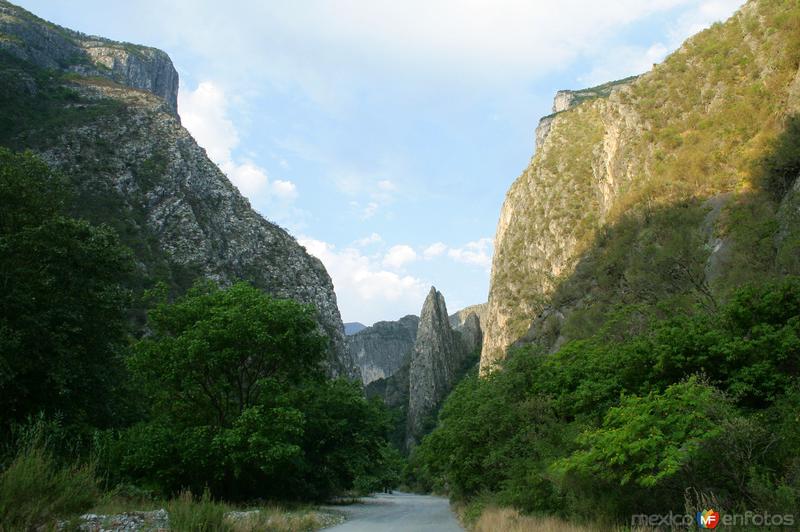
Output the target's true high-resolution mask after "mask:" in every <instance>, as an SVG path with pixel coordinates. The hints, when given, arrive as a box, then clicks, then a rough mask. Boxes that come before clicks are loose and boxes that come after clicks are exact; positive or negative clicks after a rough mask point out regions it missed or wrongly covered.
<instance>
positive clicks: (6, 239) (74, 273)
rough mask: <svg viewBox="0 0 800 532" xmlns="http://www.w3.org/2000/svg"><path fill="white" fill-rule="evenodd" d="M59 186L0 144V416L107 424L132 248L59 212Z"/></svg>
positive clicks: (113, 403)
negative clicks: (58, 415)
mask: <svg viewBox="0 0 800 532" xmlns="http://www.w3.org/2000/svg"><path fill="white" fill-rule="evenodd" d="M66 190H67V189H66V186H65V185H64V183H63V182H62V181H60V180H59V179H58V178H57V177H55V176H52V175H51V173H50V171H49V170H48V168H47V166H46V165H45V164H44V163H42V162H41V161H39V160H38V159H36V158H34V157H33V156H32V155H29V154H23V155H17V154H14V153H12V152H9V151H8V150H5V149H0V196H1V197H2V200H3V212H2V214H1V215H0V285H2V286H3V287H4V288H3V291H2V294H0V331H2V334H1V335H0V368H1V369H2V372H1V373H0V411H1V412H2V414H0V416H1V417H0V425H2V429H3V430H5V431H7V430H9V428H10V425H11V424H12V423H13V422H19V421H22V420H24V419H25V418H26V417H28V416H30V415H34V414H37V413H39V412H40V411H44V412H46V413H47V414H48V415H51V416H52V415H55V414H56V413H61V414H63V415H64V416H65V421H66V422H68V423H89V424H92V425H93V426H104V425H109V424H112V423H114V422H118V421H123V419H122V418H124V416H125V413H124V411H123V410H124V409H123V406H122V405H121V404H120V403H119V401H118V399H119V398H120V394H118V391H119V390H118V389H117V387H118V384H117V382H115V380H116V378H118V377H119V375H120V373H121V372H122V371H124V366H123V363H122V359H121V349H122V348H123V346H124V345H125V343H126V334H127V322H126V305H127V302H128V294H127V291H126V290H124V289H123V288H121V286H120V283H121V282H122V281H123V280H124V279H125V276H126V272H128V271H129V270H130V268H131V257H130V254H129V252H128V251H127V250H126V249H125V248H123V247H122V246H120V245H119V242H118V240H117V238H116V235H115V234H114V233H113V232H112V231H110V230H109V229H107V228H105V227H96V226H93V225H90V224H89V223H87V222H84V221H81V220H76V219H73V218H69V217H67V216H65V215H64V214H63V210H64V206H65V204H66V203H67V202H68V200H69V197H68V195H67V193H66Z"/></svg>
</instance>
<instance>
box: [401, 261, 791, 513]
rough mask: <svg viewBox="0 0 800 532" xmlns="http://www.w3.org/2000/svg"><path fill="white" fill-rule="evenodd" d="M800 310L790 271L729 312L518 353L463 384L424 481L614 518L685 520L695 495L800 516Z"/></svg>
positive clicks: (671, 319) (534, 506)
mask: <svg viewBox="0 0 800 532" xmlns="http://www.w3.org/2000/svg"><path fill="white" fill-rule="evenodd" d="M798 305H800V278H796V277H788V278H785V279H783V280H781V281H776V282H770V283H763V284H760V285H751V286H746V287H743V288H741V289H740V290H738V291H737V292H736V293H735V294H734V295H733V296H732V297H731V298H730V300H729V301H728V302H727V303H725V304H724V305H721V306H720V307H719V308H716V307H715V308H701V309H697V310H695V311H694V312H692V313H682V314H677V315H676V314H673V315H672V316H665V315H661V314H659V313H652V314H647V313H645V314H642V310H643V307H642V306H632V307H630V308H621V309H618V313H617V314H616V315H615V316H612V317H610V318H609V319H608V321H607V326H606V327H604V328H602V329H600V330H599V331H598V332H597V333H596V334H595V335H593V336H591V337H589V338H586V339H584V340H580V341H573V342H569V343H567V344H566V345H564V346H563V347H562V348H561V349H560V350H559V351H558V352H556V353H554V354H551V355H546V354H543V353H542V352H541V351H540V350H538V349H537V348H536V347H528V348H523V349H518V350H516V351H514V352H512V353H511V354H510V356H509V358H508V359H507V360H506V361H505V363H504V365H503V367H502V369H500V370H498V371H496V372H494V373H492V374H490V375H488V376H487V377H486V378H484V379H478V378H477V377H476V376H472V377H470V378H468V379H466V380H465V381H464V382H462V383H461V384H459V385H458V386H457V387H456V389H455V390H454V391H453V392H452V394H451V395H450V397H448V399H447V401H446V402H445V404H444V406H443V408H442V410H441V413H440V418H439V426H438V427H437V428H436V430H434V432H433V433H431V434H430V435H429V436H428V437H426V438H425V439H424V440H423V442H422V444H421V445H420V446H419V447H418V448H417V449H416V450H415V452H414V453H413V455H412V456H411V459H410V466H411V467H410V471H411V480H412V481H415V482H416V483H417V484H418V486H419V487H421V488H424V489H447V490H449V492H450V493H451V494H452V495H453V496H454V497H456V498H459V499H466V500H473V499H475V498H481V499H482V500H486V499H487V497H489V498H490V499H493V500H494V501H495V502H496V503H499V504H505V505H513V506H516V507H518V508H521V509H523V510H526V511H529V512H545V513H557V514H564V513H566V514H571V515H573V516H575V517H578V518H592V519H599V520H601V521H607V522H609V523H613V522H617V521H619V520H623V519H626V518H629V517H630V515H631V514H632V513H641V512H653V513H667V512H669V511H676V512H677V511H682V510H683V506H684V491H685V490H686V489H687V488H694V489H696V490H698V493H701V494H707V493H713V494H714V500H716V501H721V503H723V504H724V506H725V508H727V509H729V510H734V509H740V510H746V509H750V510H753V509H757V508H760V509H770V508H776V505H775V504H774V503H773V502H770V501H771V500H773V499H774V498H776V497H780V500H781V501H783V502H785V503H786V504H787V505H788V506H787V507H794V506H792V505H793V504H795V502H796V501H797V500H798V498H799V497H800V484H799V483H798V481H797V479H798V477H797V476H796V472H797V471H798V461H797V459H796V457H795V456H794V455H793V454H792V451H789V449H791V448H795V446H796V445H797V444H798V441H799V440H798V438H800V430H798V426H797V414H796V412H797V411H796V410H794V408H795V407H796V406H797V405H798V403H797V401H798V392H797V390H798V386H800V381H799V380H798V377H800V367H798V361H800V327H799V326H800V323H799V322H798V319H800V307H799V306H798ZM633 318H636V319H633ZM617 321H619V323H617ZM625 323H628V324H631V325H632V327H629V330H628V332H627V334H620V332H621V331H623V330H624V324H625ZM792 405H794V406H792ZM723 462H724V463H723ZM609 526H611V525H609Z"/></svg>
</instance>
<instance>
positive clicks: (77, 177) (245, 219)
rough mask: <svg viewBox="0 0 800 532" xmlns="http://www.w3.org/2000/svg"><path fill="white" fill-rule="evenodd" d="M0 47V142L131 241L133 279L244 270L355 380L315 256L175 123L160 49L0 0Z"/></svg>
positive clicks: (183, 283) (171, 80)
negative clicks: (93, 33) (43, 169)
mask: <svg viewBox="0 0 800 532" xmlns="http://www.w3.org/2000/svg"><path fill="white" fill-rule="evenodd" d="M0 48H2V50H0V94H3V95H5V96H8V97H9V98H10V99H11V101H14V102H16V104H15V105H19V106H20V107H21V108H23V109H25V110H27V112H26V113H20V115H19V117H18V119H16V120H15V121H14V122H12V123H11V124H10V125H8V127H5V128H4V129H3V130H2V131H0V144H2V145H5V146H7V147H10V148H12V149H15V150H24V149H31V150H34V151H35V152H36V153H37V154H39V155H40V156H41V157H42V158H43V159H44V160H45V161H46V162H47V163H48V164H49V165H51V166H52V167H53V168H55V169H57V170H58V171H60V172H61V173H63V174H64V175H65V176H67V177H68V178H69V179H70V180H71V181H72V182H73V183H74V185H75V188H76V192H77V195H78V200H79V201H78V202H77V203H78V207H77V208H78V211H79V212H77V213H76V214H77V215H78V216H80V217H82V218H86V219H87V220H89V221H92V222H95V223H107V224H109V225H110V226H111V227H113V228H114V229H115V230H116V231H117V232H118V233H119V235H120V238H121V240H122V242H123V243H124V244H126V245H127V246H128V247H130V248H131V249H132V250H133V252H134V255H135V258H136V262H137V266H138V270H137V272H136V281H134V282H135V283H136V284H137V287H139V288H141V287H147V286H151V285H152V284H153V283H155V282H157V281H165V282H167V283H168V285H169V286H170V287H171V288H173V289H174V290H175V291H176V292H178V293H179V292H181V291H183V290H185V289H187V288H188V287H190V286H191V285H192V283H193V282H194V280H195V279H198V278H208V279H212V280H214V281H216V282H218V283H220V284H221V285H229V284H231V283H233V282H236V281H238V280H246V281H248V282H250V283H252V284H253V285H254V286H256V287H258V288H261V289H263V290H264V291H265V292H267V293H269V294H271V295H273V296H275V297H280V298H288V299H294V300H296V301H298V302H301V303H305V304H313V305H314V306H315V307H316V311H317V322H318V323H319V326H320V329H321V331H322V332H324V333H325V335H326V336H327V337H328V339H329V352H328V360H327V368H328V371H329V374H331V375H332V376H346V377H349V378H352V379H360V376H359V371H358V368H357V366H356V365H355V364H354V362H353V360H352V359H351V358H350V356H349V353H348V351H347V349H346V346H345V336H344V329H343V325H342V320H341V317H340V315H339V309H338V307H337V303H336V295H335V294H334V290H333V283H332V282H331V279H330V277H329V276H328V273H327V271H326V270H325V267H324V266H323V265H322V263H321V262H320V261H319V260H318V259H316V258H315V257H312V256H311V255H309V254H308V253H307V252H306V250H305V249H304V248H303V247H302V246H300V245H299V244H298V243H297V241H296V240H295V239H294V238H293V237H292V236H291V235H289V234H288V233H287V232H286V231H285V230H283V229H282V228H280V227H278V226H277V225H275V224H273V223H270V222H269V221H267V220H266V219H264V218H263V217H262V216H261V215H260V214H258V213H257V212H256V211H254V210H253V209H252V208H251V206H250V203H249V202H248V201H247V199H246V198H244V197H243V196H242V195H241V194H240V193H239V191H238V190H237V189H236V187H234V186H233V185H232V184H231V182H230V181H229V180H228V179H227V177H226V176H225V175H224V174H223V173H222V172H221V171H220V169H219V168H217V166H216V165H214V164H213V163H212V162H211V161H210V160H209V158H208V157H207V155H206V152H205V150H203V149H202V148H201V147H200V146H198V145H197V143H196V142H195V140H194V139H193V138H192V136H191V135H190V134H189V132H188V131H187V130H186V129H185V128H183V127H182V126H181V124H180V122H179V120H178V117H177V115H176V114H175V95H176V91H177V86H178V78H177V74H175V70H174V68H173V67H172V63H171V61H170V60H169V58H168V57H167V56H166V54H164V53H163V52H160V51H157V50H153V49H152V48H144V47H138V46H134V45H131V44H121V43H113V42H111V41H106V40H103V39H99V38H91V39H90V38H86V37H85V36H83V35H82V34H78V33H77V32H73V31H70V30H66V29H64V28H60V27H58V26H55V25H53V24H50V23H48V22H45V21H43V20H41V19H39V18H37V17H35V16H33V15H31V14H30V13H27V12H26V11H24V10H22V9H20V8H17V7H15V6H13V5H11V4H9V3H7V2H3V1H0ZM9 56H13V57H9ZM87 58H88V59H87ZM45 69H47V70H45ZM98 75H101V76H102V79H99V78H98ZM109 79H111V80H113V81H114V82H109V81H108V80H109ZM64 94H66V95H67V97H61V96H60V95H64ZM0 105H2V102H1V101H0ZM6 107H7V105H6ZM31 109H33V110H34V111H35V112H32V111H30V110H31ZM40 109H44V110H45V111H46V113H40V112H39V110H40ZM4 112H6V113H12V112H13V110H7V109H6V108H5V107H4ZM42 115H44V116H42ZM46 120H47V121H46Z"/></svg>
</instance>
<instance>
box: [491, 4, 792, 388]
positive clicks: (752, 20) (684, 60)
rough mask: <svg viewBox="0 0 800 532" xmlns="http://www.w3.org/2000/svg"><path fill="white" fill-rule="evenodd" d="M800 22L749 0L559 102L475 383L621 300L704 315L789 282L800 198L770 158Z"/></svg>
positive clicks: (501, 280)
mask: <svg viewBox="0 0 800 532" xmlns="http://www.w3.org/2000/svg"><path fill="white" fill-rule="evenodd" d="M799 20H800V6H798V4H797V3H796V2H776V1H770V0H751V1H750V2H748V3H747V4H746V5H745V6H744V7H743V8H742V9H741V10H740V11H739V12H738V13H737V14H736V15H735V16H734V17H732V18H731V19H730V20H728V21H727V22H725V23H724V24H716V25H714V26H713V27H711V28H710V29H708V30H706V31H704V32H702V33H700V34H698V35H696V36H694V37H693V38H691V39H689V40H688V41H687V42H686V43H685V44H684V45H683V46H682V47H681V48H680V49H679V50H678V51H677V52H675V53H674V54H672V55H671V56H670V57H669V58H668V59H667V60H666V61H665V62H664V63H662V64H659V65H656V66H655V67H654V68H653V70H652V71H650V72H648V73H646V74H644V75H642V76H640V77H638V78H634V79H627V80H622V81H621V82H614V83H610V84H607V85H605V86H601V87H600V88H594V89H590V90H587V91H577V92H574V91H570V92H560V93H558V94H557V96H556V98H555V102H554V114H553V115H550V116H548V117H546V118H545V119H543V121H542V123H541V124H540V126H539V128H538V130H537V148H536V153H535V155H534V157H533V159H532V160H531V163H530V165H529V166H528V168H527V169H526V170H525V171H524V172H523V173H522V175H521V176H520V177H519V178H518V179H517V180H516V181H515V182H514V184H513V185H512V186H511V188H510V190H509V191H508V193H507V195H506V199H505V202H504V204H503V207H502V211H501V214H500V219H499V222H498V226H497V232H496V237H495V255H494V257H493V263H492V274H491V286H490V293H489V303H488V309H487V315H486V320H485V323H484V340H483V351H482V358H481V369H482V371H483V372H485V371H487V370H489V369H490V368H491V367H493V365H494V364H495V363H496V362H497V361H498V360H501V359H502V358H503V357H504V356H505V353H506V348H507V347H508V346H510V345H511V344H513V343H514V342H515V341H517V340H518V339H520V338H523V340H524V341H528V342H530V341H535V342H538V343H540V344H541V345H542V346H543V347H544V348H545V349H550V350H552V349H555V348H557V347H558V345H561V344H562V343H563V342H564V341H567V340H569V339H573V338H580V337H582V336H586V335H588V334H591V333H592V332H593V331H596V330H597V329H598V328H599V327H601V326H603V324H605V323H607V322H608V318H609V317H611V316H613V315H614V313H613V311H614V309H619V308H620V306H621V305H623V306H624V305H631V304H644V305H649V306H651V307H653V308H655V306H657V305H662V306H663V305H678V306H683V307H690V306H692V305H697V304H700V305H706V306H714V305H716V304H717V302H718V301H719V300H720V299H724V298H725V295H726V293H727V292H728V291H729V289H730V288H731V287H733V286H736V285H739V284H741V283H742V282H746V281H747V280H750V279H754V278H757V277H764V276H777V275H783V274H785V273H792V272H796V271H798V264H797V263H798V259H797V257H798V256H800V251H799V248H798V241H799V239H798V226H797V225H796V224H795V223H794V222H792V221H790V220H794V221H796V220H797V212H798V211H797V209H798V205H799V204H798V200H797V197H796V195H794V193H793V192H791V190H788V191H787V187H785V186H783V187H782V186H777V187H776V186H775V185H774V180H771V179H770V178H769V172H771V171H772V170H770V168H769V161H770V157H771V154H773V153H774V152H775V150H777V149H779V146H780V145H781V143H782V142H786V140H785V138H786V135H792V130H791V128H789V127H788V124H790V123H791V118H790V117H791V116H792V115H793V114H794V113H797V112H798V111H800V70H799V69H798V64H799V63H800V32H799V31H798V29H797V28H798V27H800V26H798V21H799ZM789 142H790V143H791V141H789ZM787 213H792V214H791V215H789V214H787ZM787 235H789V236H787Z"/></svg>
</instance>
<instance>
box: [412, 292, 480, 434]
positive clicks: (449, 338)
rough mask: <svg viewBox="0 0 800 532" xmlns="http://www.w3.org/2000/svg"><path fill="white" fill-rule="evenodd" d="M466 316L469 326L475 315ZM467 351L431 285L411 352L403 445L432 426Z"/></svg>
mask: <svg viewBox="0 0 800 532" xmlns="http://www.w3.org/2000/svg"><path fill="white" fill-rule="evenodd" d="M470 318H472V319H470V320H469V323H470V327H474V326H475V321H477V317H476V316H475V314H474V313H473V314H470ZM478 330H480V326H479V325H478ZM470 340H471V341H474V338H471V339H470ZM469 354H470V352H469V351H468V350H467V346H466V344H465V342H464V340H463V339H462V338H461V334H460V333H458V332H457V331H454V330H453V329H452V327H451V326H450V319H449V317H448V315H447V305H446V303H445V300H444V296H442V294H441V293H440V292H439V291H437V290H436V288H434V287H431V290H430V292H429V293H428V297H427V298H426V299H425V304H424V305H423V306H422V312H421V313H420V318H419V329H418V330H417V339H416V342H415V343H414V349H413V350H412V352H411V365H410V368H409V392H408V418H407V429H406V447H407V448H411V447H413V446H414V445H416V443H417V442H418V441H419V438H420V437H422V435H423V434H425V433H426V432H428V431H429V430H430V429H431V428H433V424H434V423H435V418H433V416H434V415H435V413H436V412H437V410H438V408H439V405H440V404H441V402H442V401H443V400H444V398H445V397H446V396H447V394H448V393H449V392H450V390H452V389H453V386H455V384H456V382H457V379H458V378H460V376H461V375H463V372H464V367H463V366H464V363H465V361H466V360H467V358H468V356H469ZM432 418H433V419H432Z"/></svg>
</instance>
